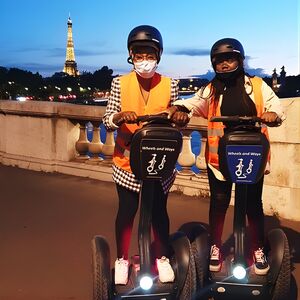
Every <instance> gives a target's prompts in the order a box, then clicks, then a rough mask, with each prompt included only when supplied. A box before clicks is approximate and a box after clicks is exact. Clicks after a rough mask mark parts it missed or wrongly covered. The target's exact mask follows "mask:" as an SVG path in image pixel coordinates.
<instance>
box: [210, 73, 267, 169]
mask: <svg viewBox="0 0 300 300" xmlns="http://www.w3.org/2000/svg"><path fill="white" fill-rule="evenodd" d="M249 79H250V82H251V84H252V86H253V93H254V102H255V106H256V111H257V116H258V117H260V116H261V115H262V114H263V112H264V102H263V97H262V92H261V86H262V79H261V78H259V77H253V78H249ZM209 101H210V103H209V108H208V117H207V119H208V125H207V144H208V147H207V148H206V153H205V157H206V161H207V163H209V164H211V165H212V166H213V167H215V168H216V169H219V155H218V147H219V139H220V137H222V136H223V134H224V125H223V123H222V122H209V120H210V118H211V117H213V116H221V109H220V101H219V102H218V103H217V104H216V103H215V101H214V98H213V97H211V98H210V100H209ZM261 131H262V133H264V134H265V135H266V137H267V138H268V139H269V136H268V130H267V127H266V126H265V125H263V126H262V129H261ZM268 160H270V153H269V156H268Z"/></svg>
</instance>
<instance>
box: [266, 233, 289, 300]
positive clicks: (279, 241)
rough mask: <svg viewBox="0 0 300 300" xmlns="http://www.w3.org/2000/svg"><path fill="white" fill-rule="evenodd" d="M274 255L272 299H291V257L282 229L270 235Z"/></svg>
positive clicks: (272, 264)
mask: <svg viewBox="0 0 300 300" xmlns="http://www.w3.org/2000/svg"><path fill="white" fill-rule="evenodd" d="M269 241H270V246H271V251H272V255H273V256H274V258H273V259H272V260H273V261H272V262H271V273H273V276H272V279H271V282H272V289H271V299H272V300H284V299H289V295H290V285H291V257H290V249H289V243H288V240H287V237H286V235H285V233H284V232H283V231H282V230H281V229H274V230H272V231H271V232H270V234H269Z"/></svg>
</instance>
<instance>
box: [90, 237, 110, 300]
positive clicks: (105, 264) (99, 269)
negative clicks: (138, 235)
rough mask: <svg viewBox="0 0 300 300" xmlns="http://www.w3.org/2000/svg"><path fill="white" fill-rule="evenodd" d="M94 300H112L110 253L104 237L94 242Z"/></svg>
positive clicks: (97, 238)
mask: <svg viewBox="0 0 300 300" xmlns="http://www.w3.org/2000/svg"><path fill="white" fill-rule="evenodd" d="M92 267H93V300H110V299H111V274H110V251H109V245H108V243H107V241H106V240H105V238H104V237H102V236H95V237H94V239H93V240H92Z"/></svg>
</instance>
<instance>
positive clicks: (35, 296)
mask: <svg viewBox="0 0 300 300" xmlns="http://www.w3.org/2000/svg"><path fill="white" fill-rule="evenodd" d="M0 188H1V189H0V192H1V195H0V197H1V198H0V299H1V300H88V299H92V272H91V270H92V268H91V240H92V238H93V236H94V235H98V234H100V235H103V236H105V237H106V238H107V240H108V242H109V244H110V250H111V261H113V260H114V259H115V256H116V251H115V240H114V218H115V214H116V210H117V195H116V190H115V186H114V184H113V183H109V182H101V181H98V180H92V179H87V178H82V177H76V176H69V175H62V174H57V173H44V172H35V171H29V170H23V169H19V168H15V167H7V166H2V165H0ZM208 205H209V201H208V199H200V198H198V197H188V196H184V195H181V194H179V193H170V196H169V202H168V211H169V216H170V221H171V224H170V225H171V232H174V231H176V230H177V229H178V228H179V227H181V226H182V225H187V224H189V223H191V222H201V223H203V224H204V225H207V223H208ZM232 214H233V209H232V207H231V208H229V210H228V213H227V216H226V222H225V228H224V234H223V241H226V240H228V239H229V238H230V235H231V232H232ZM275 227H281V228H282V229H283V230H284V231H285V233H286V234H287V237H288V239H289V243H290V249H291V254H292V266H293V273H292V274H293V276H292V286H291V289H292V296H291V297H292V298H290V299H292V300H296V299H297V295H298V294H299V292H298V289H299V287H300V222H294V221H289V220H278V219H276V218H275V217H266V230H269V229H271V228H275ZM136 236H137V220H136V222H135V226H134V232H133V235H132V242H131V250H130V252H131V254H136V253H137V242H136ZM298 298H299V299H300V296H298Z"/></svg>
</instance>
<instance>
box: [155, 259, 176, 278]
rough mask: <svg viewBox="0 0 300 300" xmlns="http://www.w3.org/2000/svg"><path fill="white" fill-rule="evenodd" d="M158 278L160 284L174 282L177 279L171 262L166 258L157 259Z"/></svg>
mask: <svg viewBox="0 0 300 300" xmlns="http://www.w3.org/2000/svg"><path fill="white" fill-rule="evenodd" d="M156 266H157V270H158V277H159V280H160V282H163V283H165V282H173V281H174V279H175V274H174V271H173V269H172V267H171V265H170V261H169V259H168V258H166V257H165V256H162V257H161V258H157V259H156Z"/></svg>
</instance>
